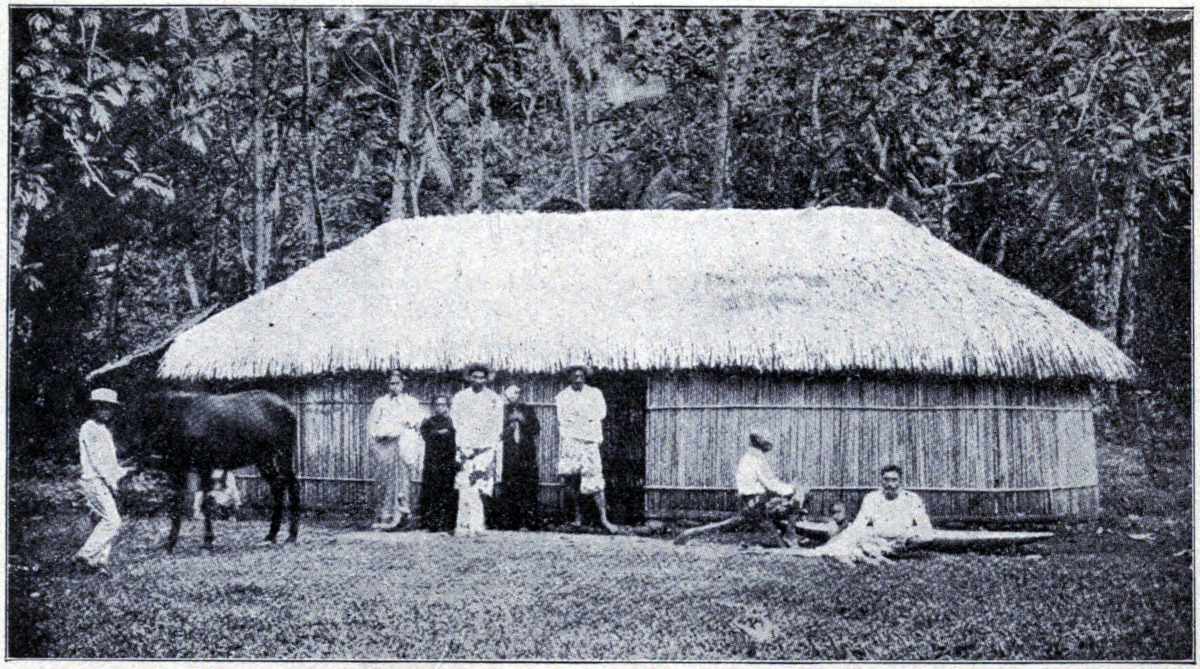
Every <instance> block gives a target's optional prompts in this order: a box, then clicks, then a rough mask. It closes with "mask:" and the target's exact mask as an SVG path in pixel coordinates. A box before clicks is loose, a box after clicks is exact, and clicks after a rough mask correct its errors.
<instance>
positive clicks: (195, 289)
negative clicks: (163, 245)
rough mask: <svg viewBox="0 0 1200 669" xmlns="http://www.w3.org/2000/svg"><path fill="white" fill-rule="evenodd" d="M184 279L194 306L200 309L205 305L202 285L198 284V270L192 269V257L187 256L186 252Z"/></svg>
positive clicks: (189, 298) (184, 257)
mask: <svg viewBox="0 0 1200 669" xmlns="http://www.w3.org/2000/svg"><path fill="white" fill-rule="evenodd" d="M183 280H184V286H185V287H186V288H187V294H188V300H189V301H190V302H191V303H192V308H193V309H199V308H200V307H202V306H204V305H203V303H202V302H201V300H200V287H199V286H198V285H197V284H196V271H195V270H194V269H192V259H191V258H189V257H187V254H186V253H185V254H184V256H183Z"/></svg>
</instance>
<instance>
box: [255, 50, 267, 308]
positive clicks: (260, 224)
mask: <svg viewBox="0 0 1200 669" xmlns="http://www.w3.org/2000/svg"><path fill="white" fill-rule="evenodd" d="M250 78H251V82H252V86H253V87H254V97H255V100H256V103H257V104H256V107H257V109H256V111H255V112H254V121H253V127H252V128H251V133H252V136H253V142H254V148H253V151H254V292H256V293H257V292H261V291H262V290H264V289H266V287H267V273H268V272H269V271H270V260H271V257H270V256H271V251H270V240H269V231H268V228H267V224H268V222H267V193H266V169H267V166H266V162H265V160H266V156H265V155H263V154H264V153H265V152H266V147H265V146H264V145H263V115H264V114H265V108H266V100H265V99H264V98H265V97H266V96H265V90H264V87H263V76H262V58H261V55H260V54H259V52H258V35H252V36H251V37H250Z"/></svg>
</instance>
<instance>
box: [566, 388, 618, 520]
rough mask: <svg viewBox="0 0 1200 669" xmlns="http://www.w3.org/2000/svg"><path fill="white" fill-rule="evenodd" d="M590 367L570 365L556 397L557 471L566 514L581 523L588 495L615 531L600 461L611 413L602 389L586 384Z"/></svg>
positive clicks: (601, 517) (601, 516)
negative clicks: (584, 498)
mask: <svg viewBox="0 0 1200 669" xmlns="http://www.w3.org/2000/svg"><path fill="white" fill-rule="evenodd" d="M589 371H590V370H589V369H588V368H587V367H586V366H584V365H571V366H570V367H567V369H566V373H567V378H568V379H569V380H570V385H568V386H567V387H566V388H564V389H563V390H562V392H560V393H559V394H558V395H557V396H555V398H554V408H555V411H556V414H557V418H558V438H559V440H558V449H559V452H558V475H559V476H561V477H562V479H563V497H564V502H565V506H566V512H567V517H568V518H572V516H573V518H574V520H573V524H574V525H577V526H578V525H581V524H582V519H581V517H580V510H579V498H580V496H584V495H586V496H588V497H591V498H592V499H593V500H594V501H595V502H596V510H597V511H599V512H600V526H601V527H603V528H604V529H605V530H606V531H607V532H609V533H610V534H616V532H617V528H616V527H615V526H614V525H613V524H612V523H610V522H608V510H607V507H606V505H605V502H604V470H603V466H602V464H601V461H600V442H602V441H604V429H603V426H602V421H603V420H604V417H605V416H607V415H608V405H607V404H605V402H604V394H603V393H601V392H600V389H598V388H594V387H592V386H589V385H587V376H588V373H589Z"/></svg>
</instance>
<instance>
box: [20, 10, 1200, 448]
mask: <svg viewBox="0 0 1200 669" xmlns="http://www.w3.org/2000/svg"><path fill="white" fill-rule="evenodd" d="M12 18H13V21H12V24H11V25H12V31H11V39H12V53H13V58H12V68H13V69H12V73H11V74H12V95H11V100H12V157H13V158H12V166H13V170H12V181H11V184H10V189H11V190H10V192H11V196H12V197H11V202H12V209H11V216H10V221H11V223H10V231H9V233H10V234H9V239H10V255H9V257H10V276H11V277H12V284H11V285H12V297H13V299H12V302H11V305H12V306H11V309H10V333H11V334H12V342H13V350H12V353H13V357H12V360H13V376H12V378H13V384H12V389H13V390H12V392H13V396H12V400H13V409H14V412H13V416H14V443H15V444H16V445H18V446H20V445H22V444H26V443H35V442H37V440H38V439H42V440H43V441H42V442H38V443H49V442H45V438H47V437H49V436H50V435H52V434H54V429H55V427H56V426H59V425H64V424H65V423H66V421H62V420H60V419H61V418H62V416H63V415H64V411H67V410H69V409H70V408H71V407H72V406H73V402H74V401H75V400H76V399H77V398H78V393H79V392H80V388H81V384H80V372H81V371H82V370H85V369H88V368H90V367H92V366H96V365H97V364H98V363H100V362H103V361H104V360H106V359H110V358H113V357H116V356H117V355H119V354H123V353H126V352H128V351H129V350H130V349H132V348H135V347H137V346H138V345H139V344H142V343H145V342H147V341H150V340H152V339H154V338H155V337H156V336H159V335H161V334H162V333H163V332H165V331H167V330H168V329H169V328H170V327H171V326H172V325H174V324H175V323H177V322H179V321H180V320H182V319H184V318H186V317H187V316H188V315H190V314H192V313H195V312H196V311H198V310H200V309H203V308H205V307H207V306H210V305H211V304H213V303H231V302H233V301H236V300H238V299H241V298H242V297H245V296H246V295H247V294H249V293H250V292H253V291H255V290H259V289H261V288H262V287H263V286H265V285H269V284H270V283H272V282H275V281H278V280H281V279H283V278H284V277H286V276H287V275H289V274H290V273H291V272H293V271H295V270H296V269H297V268H299V267H301V266H303V265H304V264H306V263H308V262H311V260H312V259H313V258H316V257H319V256H320V255H322V254H323V253H324V252H325V250H326V249H332V248H336V247H338V246H340V245H342V244H344V243H346V242H347V241H349V240H351V239H354V238H355V237H357V236H359V235H361V234H362V233H363V232H365V231H366V230H368V229H370V228H371V227H373V226H375V225H378V224H379V223H381V222H383V221H384V220H386V219H388V218H389V217H394V216H417V215H432V214H442V213H456V212H465V211H473V210H483V211H494V210H513V209H535V208H556V209H563V208H566V209H596V208H693V207H725V206H734V207H746V208H778V207H805V206H814V205H817V206H819V205H834V204H841V205H857V206H871V207H887V208H890V209H892V210H894V211H896V212H898V213H900V214H901V215H903V216H905V217H906V218H908V219H909V220H910V221H913V222H914V223H916V224H919V225H923V226H926V227H928V228H929V229H930V230H932V231H933V232H934V234H936V235H938V236H939V237H941V238H943V239H945V240H947V241H948V242H950V243H951V244H953V245H955V246H956V247H957V248H959V249H961V250H963V251H964V252H966V253H968V254H970V255H972V256H974V257H975V258H977V259H979V260H980V261H982V262H984V263H987V264H989V265H991V266H993V267H995V268H996V269H997V270H999V271H1000V272H1002V273H1004V274H1006V275H1008V276H1010V277H1013V278H1014V279H1016V280H1018V281H1021V282H1023V283H1025V284H1027V285H1029V286H1031V287H1033V288H1034V289H1035V290H1036V291H1038V292H1040V293H1041V294H1043V295H1045V296H1047V297H1049V298H1050V299H1052V300H1055V301H1056V302H1058V303H1059V304H1061V305H1062V306H1064V307H1065V308H1067V309H1068V310H1069V311H1071V312H1072V313H1074V314H1075V315H1077V316H1079V317H1080V318H1082V319H1084V320H1085V321H1087V322H1089V323H1092V324H1094V325H1096V326H1097V327H1100V328H1101V329H1102V330H1104V331H1105V332H1106V333H1107V334H1108V335H1109V336H1111V337H1113V338H1114V340H1115V341H1117V342H1118V343H1119V344H1120V345H1121V346H1122V347H1123V348H1124V349H1125V350H1126V351H1127V352H1129V353H1130V354H1131V355H1133V356H1134V357H1135V358H1136V359H1138V360H1139V361H1140V362H1141V363H1142V364H1143V365H1144V367H1145V368H1146V369H1147V370H1148V371H1150V372H1152V373H1154V374H1151V375H1147V378H1148V379H1153V381H1152V382H1153V383H1155V384H1165V385H1166V386H1168V387H1170V388H1172V389H1174V390H1175V396H1176V397H1178V398H1180V401H1186V398H1187V397H1188V394H1189V392H1190V391H1189V389H1190V385H1189V384H1190V381H1189V374H1190V372H1189V370H1190V364H1191V361H1190V357H1189V354H1188V345H1187V344H1188V338H1189V334H1190V332H1189V329H1188V325H1187V324H1188V323H1189V322H1190V319H1188V318H1186V314H1187V313H1188V308H1189V305H1190V292H1189V267H1190V264H1189V258H1188V249H1189V248H1190V241H1191V220H1190V208H1189V207H1190V201H1191V195H1192V194H1191V183H1192V178H1191V169H1192V165H1191V162H1190V145H1191V116H1190V109H1189V106H1188V105H1189V101H1190V100H1191V81H1192V72H1191V64H1190V60H1189V55H1190V47H1191V45H1190V41H1189V36H1190V34H1191V21H1192V16H1191V13H1190V12H1188V11H1175V10H1173V11H1124V12H1097V11H1053V12H1037V11H952V12H951V11H856V12H850V11H775V10H771V11H766V10H763V11H750V10H744V11H735V10H707V9H704V10H701V9H697V10H659V9H654V10H642V9H605V10H579V9H556V10H483V9H475V10H412V9H374V8H350V9H314V10H300V9H286V8H280V9H274V8H272V9H225V8H217V7H211V8H184V7H173V8H162V9H159V8H152V9H145V8H123V9H86V10H81V9H70V8H54V9H45V8H38V9H32V8H22V9H17V10H15V11H14V12H13V15H12ZM39 421H40V422H39ZM60 443H61V442H60Z"/></svg>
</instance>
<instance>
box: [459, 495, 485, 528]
mask: <svg viewBox="0 0 1200 669" xmlns="http://www.w3.org/2000/svg"><path fill="white" fill-rule="evenodd" d="M485 529H487V528H486V526H485V525H484V521H483V497H481V496H480V493H479V488H476V487H475V486H468V487H466V488H462V489H460V490H459V491H458V518H457V521H456V523H455V526H454V534H456V535H466V536H470V535H472V534H476V533H479V532H483V531H484V530H485Z"/></svg>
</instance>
